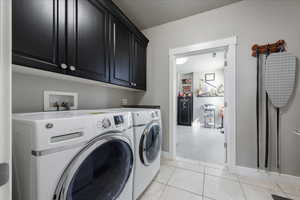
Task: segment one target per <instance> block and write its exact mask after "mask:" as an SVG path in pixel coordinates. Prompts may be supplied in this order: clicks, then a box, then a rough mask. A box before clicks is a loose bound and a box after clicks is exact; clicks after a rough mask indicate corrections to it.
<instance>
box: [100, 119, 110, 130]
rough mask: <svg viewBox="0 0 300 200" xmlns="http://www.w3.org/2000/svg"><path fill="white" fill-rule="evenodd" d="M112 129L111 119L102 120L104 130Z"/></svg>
mask: <svg viewBox="0 0 300 200" xmlns="http://www.w3.org/2000/svg"><path fill="white" fill-rule="evenodd" d="M109 127H111V122H110V120H109V119H107V118H105V119H103V120H102V128H109Z"/></svg>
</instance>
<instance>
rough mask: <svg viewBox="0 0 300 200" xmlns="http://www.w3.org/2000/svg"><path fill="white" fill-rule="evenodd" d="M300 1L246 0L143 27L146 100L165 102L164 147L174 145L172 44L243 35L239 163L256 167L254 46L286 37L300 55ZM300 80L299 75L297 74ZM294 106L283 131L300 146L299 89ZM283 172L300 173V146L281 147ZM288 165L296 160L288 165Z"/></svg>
mask: <svg viewBox="0 0 300 200" xmlns="http://www.w3.org/2000/svg"><path fill="white" fill-rule="evenodd" d="M299 19H300V1H298V0H282V1H281V0H244V1H242V2H239V3H235V4H232V5H229V6H226V7H223V8H219V9H215V10H212V11H209V12H206V13H202V14H198V15H195V16H192V17H188V18H185V19H182V20H178V21H174V22H171V23H167V24H164V25H161V26H157V27H153V28H150V29H147V30H144V33H145V34H146V35H147V37H148V38H149V39H150V44H149V48H148V74H147V76H148V92H147V93H146V95H145V96H144V97H143V98H142V101H141V102H140V103H141V104H158V105H161V108H162V115H163V125H164V130H165V131H164V134H165V135H164V142H163V150H165V151H168V149H169V143H168V141H169V132H168V123H169V102H168V100H169V71H168V66H169V63H168V61H169V60H168V52H169V49H170V48H177V47H181V46H186V45H191V44H195V43H201V42H206V41H212V40H217V39H222V38H227V37H230V36H233V35H236V36H238V48H237V57H238V58H237V162H238V164H239V165H242V166H248V167H256V115H255V105H256V104H255V94H256V83H255V80H256V59H254V58H253V57H251V46H252V45H253V44H255V43H258V44H265V43H268V42H269V43H271V42H275V41H277V40H279V39H285V40H286V42H287V44H288V51H289V52H291V53H293V54H295V55H296V56H297V57H298V58H299V57H300V23H299ZM298 78H299V74H298ZM299 84H300V83H299V82H298V87H297V89H296V91H297V93H296V95H295V96H294V99H293V100H292V102H291V104H290V107H289V110H288V111H286V112H284V113H283V115H282V134H285V136H286V138H287V139H286V141H283V142H284V143H285V144H283V145H286V146H287V145H288V143H289V142H292V143H293V144H294V145H296V144H298V146H300V137H299V136H296V135H294V134H293V133H292V130H293V129H294V128H300V127H299V126H300V123H299V122H300V88H299ZM282 151H283V152H282V154H283V156H282V157H283V160H282V162H283V166H282V168H283V172H287V173H292V174H297V175H300V162H299V161H298V162H297V163H295V160H299V154H300V148H297V149H293V150H290V148H289V150H285V149H283V150H282ZM287 163H294V164H293V165H289V164H287Z"/></svg>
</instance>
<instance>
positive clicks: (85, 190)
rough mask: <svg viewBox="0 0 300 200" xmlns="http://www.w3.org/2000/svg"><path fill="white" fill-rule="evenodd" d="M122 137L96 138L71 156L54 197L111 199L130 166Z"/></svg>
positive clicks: (127, 146)
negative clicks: (74, 155) (71, 158)
mask: <svg viewBox="0 0 300 200" xmlns="http://www.w3.org/2000/svg"><path fill="white" fill-rule="evenodd" d="M131 145H132V144H130V141H129V140H128V139H127V138H125V137H123V136H121V135H120V136H116V135H107V136H106V137H100V138H96V139H94V140H93V141H91V142H89V144H87V146H86V147H85V148H84V149H83V150H82V151H81V152H80V153H79V154H78V155H77V156H76V158H74V159H73V161H72V162H71V163H70V165H69V166H68V168H67V169H66V170H65V172H64V175H63V176H62V178H61V180H60V183H59V185H58V187H57V190H56V193H55V195H54V199H57V200H115V199H117V198H118V196H119V195H120V194H121V192H122V191H123V189H124V187H125V186H126V184H127V181H128V178H129V177H130V174H131V173H132V169H133V150H132V148H131Z"/></svg>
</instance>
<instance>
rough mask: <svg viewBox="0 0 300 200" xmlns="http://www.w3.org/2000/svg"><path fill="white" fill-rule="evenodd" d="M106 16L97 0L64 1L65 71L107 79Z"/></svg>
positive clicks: (97, 78)
mask: <svg viewBox="0 0 300 200" xmlns="http://www.w3.org/2000/svg"><path fill="white" fill-rule="evenodd" d="M108 20H109V19H108V11H107V10H106V9H105V8H104V7H103V6H102V4H100V3H99V2H98V1H95V0H73V1H68V54H67V56H68V62H67V63H68V67H69V70H68V74H70V75H74V76H79V77H82V78H87V79H92V80H98V81H104V82H108V80H109V43H108V41H109V40H108V39H109V35H108V34H109V30H108V28H109V26H108V25H109V24H108V22H109V21H108Z"/></svg>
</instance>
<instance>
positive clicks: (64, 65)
mask: <svg viewBox="0 0 300 200" xmlns="http://www.w3.org/2000/svg"><path fill="white" fill-rule="evenodd" d="M60 68H62V69H67V68H68V65H66V64H65V63H62V64H61V65H60Z"/></svg>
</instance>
